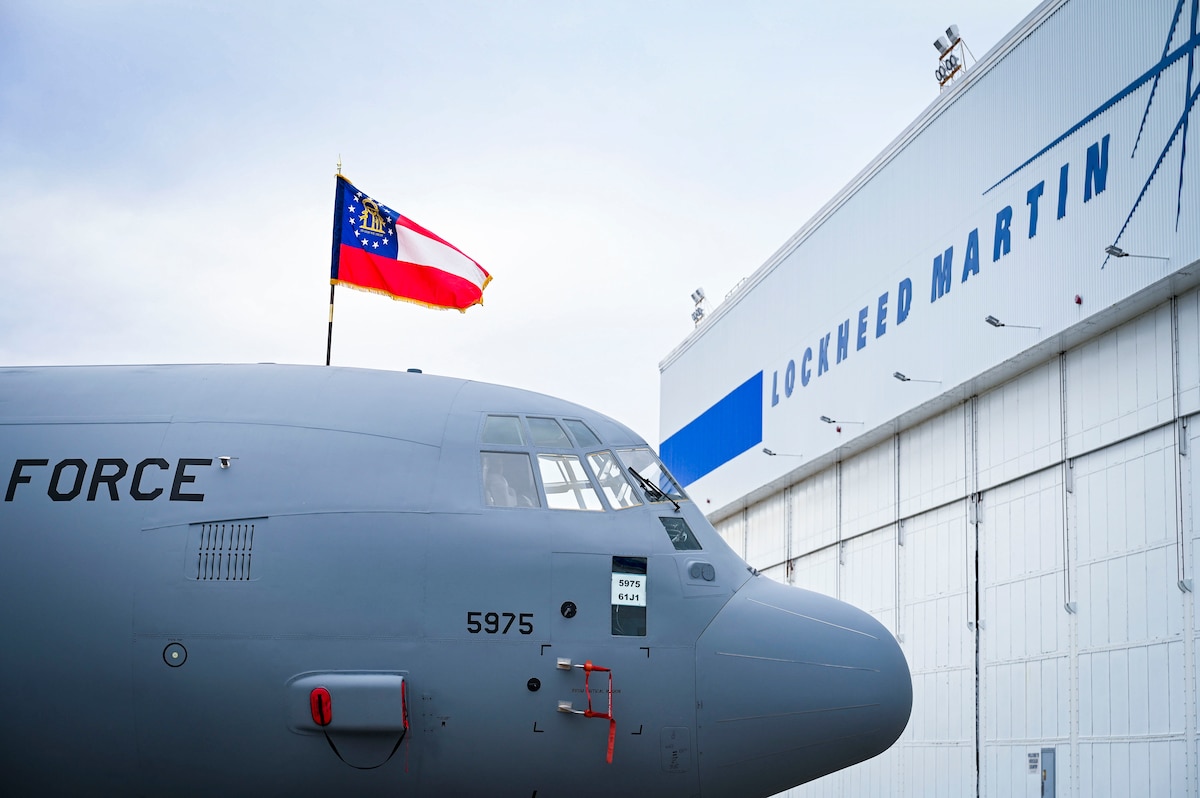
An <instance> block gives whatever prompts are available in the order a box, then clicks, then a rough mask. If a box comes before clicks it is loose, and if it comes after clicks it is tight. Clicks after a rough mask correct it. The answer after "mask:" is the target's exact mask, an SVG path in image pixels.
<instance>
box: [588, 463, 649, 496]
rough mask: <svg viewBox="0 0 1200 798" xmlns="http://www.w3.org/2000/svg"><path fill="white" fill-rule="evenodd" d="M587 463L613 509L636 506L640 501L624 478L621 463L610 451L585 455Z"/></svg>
mask: <svg viewBox="0 0 1200 798" xmlns="http://www.w3.org/2000/svg"><path fill="white" fill-rule="evenodd" d="M587 459H588V464H589V465H590V466H591V467H592V471H594V472H595V474H596V479H597V480H598V481H599V482H600V489H601V490H602V491H604V495H605V496H607V497H608V503H609V504H610V505H612V507H613V509H616V510H623V509H625V508H626V507H636V506H638V505H639V504H641V503H642V500H641V499H639V498H638V493H637V491H636V490H634V487H633V485H631V484H630V483H629V479H628V478H626V476H625V472H624V470H623V469H622V468H621V464H620V463H619V462H618V461H617V458H616V457H615V456H614V455H613V453H612V452H608V451H604V452H592V453H591V454H589V455H588V456H587Z"/></svg>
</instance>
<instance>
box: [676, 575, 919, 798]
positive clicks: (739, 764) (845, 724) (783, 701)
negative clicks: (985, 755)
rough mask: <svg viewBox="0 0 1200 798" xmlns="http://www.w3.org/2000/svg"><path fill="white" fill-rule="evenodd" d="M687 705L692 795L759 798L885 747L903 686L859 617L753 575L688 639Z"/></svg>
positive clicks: (903, 702)
mask: <svg viewBox="0 0 1200 798" xmlns="http://www.w3.org/2000/svg"><path fill="white" fill-rule="evenodd" d="M696 699H697V707H698V709H697V722H698V731H697V743H698V749H699V768H700V777H701V778H700V782H701V784H702V793H701V794H702V795H703V796H705V798H715V797H716V796H757V795H762V796H767V795H774V794H775V793H777V792H781V791H783V790H786V789H787V788H789V787H791V786H793V785H796V784H801V783H803V782H806V781H811V780H812V779H815V778H818V777H820V776H823V775H825V774H827V773H832V772H833V771H835V770H840V769H841V768H844V767H847V766H849V765H853V764H854V763H856V762H861V761H863V760H864V759H869V758H870V757H873V756H875V755H876V754H879V753H882V752H883V751H885V750H887V748H888V747H889V746H891V744H892V743H894V742H895V741H896V740H897V738H899V737H900V734H901V733H902V732H903V731H904V727H905V726H906V725H907V724H908V717H909V713H910V712H911V710H912V678H911V676H910V674H909V671H908V663H907V662H906V661H905V659H904V654H903V652H902V651H901V650H900V646H899V645H898V644H897V643H896V639H895V638H894V637H893V636H892V634H891V633H890V632H888V631H887V629H885V628H884V627H883V625H882V624H880V623H879V622H878V621H876V620H875V619H874V618H872V617H871V616H870V615H868V614H867V613H865V612H863V611H861V610H859V609H856V608H855V607H852V606H850V605H849V604H845V603H843V602H841V601H838V600H836V599H833V598H830V597H828V596H824V595H821V594H819V593H813V592H810V591H807V590H801V589H800V588H795V587H788V586H787V585H782V584H779V583H778V582H774V581H772V580H770V579H767V578H766V577H758V578H755V579H751V580H750V581H749V582H747V583H746V584H745V585H744V586H743V587H742V588H741V589H740V590H739V591H738V592H737V593H736V594H735V595H734V596H733V598H731V599H730V600H729V603H728V604H726V605H725V607H724V608H723V609H722V610H721V611H720V612H719V613H718V614H717V617H716V618H714V619H713V622H712V623H711V624H710V625H709V627H708V628H707V629H706V630H705V631H704V634H703V635H701V636H700V639H699V640H698V641H697V644H696Z"/></svg>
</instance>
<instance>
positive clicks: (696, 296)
mask: <svg viewBox="0 0 1200 798" xmlns="http://www.w3.org/2000/svg"><path fill="white" fill-rule="evenodd" d="M704 299H705V297H704V289H703V288H697V289H696V290H695V291H693V292H692V301H693V302H695V303H696V304H697V305H699V304H700V303H701V302H703V301H704Z"/></svg>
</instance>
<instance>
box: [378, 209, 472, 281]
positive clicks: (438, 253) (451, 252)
mask: <svg viewBox="0 0 1200 798" xmlns="http://www.w3.org/2000/svg"><path fill="white" fill-rule="evenodd" d="M396 259H397V260H402V261H405V262H407V263H416V264H419V265H421V266H430V267H432V268H435V269H439V270H441V271H444V272H446V273H447V274H453V275H455V276H456V277H461V278H462V279H464V280H466V281H468V282H470V283H473V284H475V285H476V286H478V287H479V288H480V289H481V290H482V288H483V281H484V279H485V278H484V276H483V271H482V270H481V269H480V268H479V267H478V266H476V265H475V262H474V261H473V260H471V259H470V258H468V257H467V256H466V255H464V254H462V253H461V252H459V251H458V250H457V249H454V248H453V247H448V246H446V245H445V244H443V243H441V242H440V241H435V240H433V239H432V238H427V237H426V236H423V235H421V234H420V233H418V232H417V231H415V230H410V229H409V228H407V227H401V226H400V225H396Z"/></svg>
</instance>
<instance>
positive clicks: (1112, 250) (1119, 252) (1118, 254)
mask: <svg viewBox="0 0 1200 798" xmlns="http://www.w3.org/2000/svg"><path fill="white" fill-rule="evenodd" d="M1104 254H1105V255H1108V256H1109V257H1112V258H1145V259H1147V260H1170V258H1164V257H1163V256H1162V255H1134V254H1133V253H1132V252H1126V251H1125V250H1123V249H1121V248H1120V247H1118V246H1117V245H1116V244H1110V245H1109V246H1107V247H1105V248H1104Z"/></svg>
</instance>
